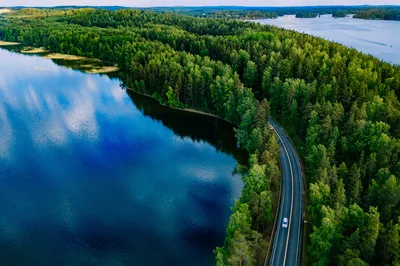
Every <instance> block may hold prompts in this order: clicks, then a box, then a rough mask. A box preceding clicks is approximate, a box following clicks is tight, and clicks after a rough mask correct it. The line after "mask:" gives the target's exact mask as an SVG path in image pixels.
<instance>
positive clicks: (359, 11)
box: [152, 6, 400, 20]
mask: <svg viewBox="0 0 400 266" xmlns="http://www.w3.org/2000/svg"><path fill="white" fill-rule="evenodd" d="M152 10H155V11H160V12H172V13H177V14H183V15H190V16H194V17H208V18H234V19H257V18H258V19H260V18H277V17H278V16H284V15H295V16H296V17H297V18H316V17H318V16H320V15H327V14H332V15H333V17H346V16H347V15H350V14H355V18H362V19H381V20H400V17H399V16H400V15H399V14H400V7H399V6H302V7H176V8H175V7H173V8H169V7H165V8H152Z"/></svg>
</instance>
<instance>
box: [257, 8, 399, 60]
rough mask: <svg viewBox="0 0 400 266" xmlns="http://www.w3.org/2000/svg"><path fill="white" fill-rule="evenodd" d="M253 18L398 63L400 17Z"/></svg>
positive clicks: (324, 16)
mask: <svg viewBox="0 0 400 266" xmlns="http://www.w3.org/2000/svg"><path fill="white" fill-rule="evenodd" d="M253 21H256V22H260V23H262V24H270V25H275V26H279V27H282V28H285V29H291V30H295V31H298V32H304V33H308V34H312V35H314V36H318V37H322V38H325V39H328V40H332V41H335V42H338V43H341V44H344V45H346V46H349V47H354V48H356V49H358V50H360V51H362V52H364V53H367V54H372V55H374V56H375V57H377V58H380V59H382V60H384V61H386V62H391V63H394V64H400V37H399V36H400V21H383V20H363V19H354V18H352V17H346V18H333V17H332V16H331V15H323V16H321V17H319V18H296V17H295V16H294V15H292V16H283V17H278V18H277V19H260V20H253Z"/></svg>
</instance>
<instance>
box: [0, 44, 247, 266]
mask: <svg viewBox="0 0 400 266" xmlns="http://www.w3.org/2000/svg"><path fill="white" fill-rule="evenodd" d="M0 58H1V60H0V136H1V137H0V214H1V215H0V265H13V266H18V265H29V266H31V265H38V266H39V265H40V266H47V265H48V266H54V265H57V266H61V265H95V266H101V265H107V266H108V265H141V266H142V265H199V266H200V265H213V264H214V263H215V261H214V255H213V253H212V251H213V249H214V248H215V247H216V246H218V245H223V242H224V238H225V229H226V225H227V223H228V221H229V215H230V212H231V211H230V206H231V205H233V203H234V200H235V199H237V198H238V197H239V196H240V193H241V189H242V187H243V184H242V181H241V178H240V176H239V175H238V174H236V173H235V169H236V165H237V161H239V162H241V163H245V162H246V160H247V158H246V156H247V155H246V153H244V152H243V151H242V150H239V149H238V148H237V146H236V140H235V138H234V130H233V127H232V125H230V124H228V123H225V122H223V121H221V120H218V119H215V118H212V117H206V116H202V115H199V114H194V113H187V112H182V111H177V110H171V109H169V108H166V107H163V106H161V105H159V104H158V103H156V102H155V101H154V100H152V99H150V98H147V97H144V96H140V95H137V94H135V93H133V92H129V91H126V90H125V89H123V88H122V87H121V85H120V80H119V79H118V78H110V77H108V76H106V75H94V74H85V73H82V72H80V71H76V70H72V69H70V68H66V67H62V66H60V65H58V64H63V62H62V61H58V64H56V62H57V61H54V62H53V61H51V60H49V59H44V58H41V57H38V56H28V55H21V54H18V53H13V52H10V51H6V50H1V49H0Z"/></svg>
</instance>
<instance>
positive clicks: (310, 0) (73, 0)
mask: <svg viewBox="0 0 400 266" xmlns="http://www.w3.org/2000/svg"><path fill="white" fill-rule="evenodd" d="M19 5H21V6H57V5H91V6H95V5H97V6H116V5H119V6H133V7H150V6H217V5H225V6H226V5H228V6H307V5H314V6H315V5H400V0H191V1H188V0H50V1H49V0H0V6H19Z"/></svg>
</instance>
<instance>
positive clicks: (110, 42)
mask: <svg viewBox="0 0 400 266" xmlns="http://www.w3.org/2000/svg"><path fill="white" fill-rule="evenodd" d="M25 12H26V11H25ZM34 13H35V14H34V15H31V16H28V15H26V14H22V15H20V16H19V15H18V13H13V14H11V15H7V16H5V17H3V18H1V19H0V39H1V40H5V41H10V42H20V43H22V44H24V45H29V46H33V47H44V48H45V49H47V50H50V51H53V52H59V53H68V54H74V55H78V56H86V57H92V58H99V59H102V60H105V61H108V62H112V63H116V64H118V67H119V68H120V69H121V71H122V75H123V81H124V82H125V84H126V86H127V87H128V88H131V89H133V90H135V91H138V92H140V93H143V94H146V95H151V96H152V97H154V98H155V99H157V100H158V101H160V102H161V103H164V104H167V105H170V106H172V107H188V108H194V109H197V110H201V111H205V112H208V113H210V114H215V115H218V116H220V117H221V118H223V119H225V120H227V121H229V122H231V123H233V124H235V125H238V128H237V132H236V137H237V140H238V143H239V144H240V145H241V146H242V147H243V148H245V149H246V150H247V151H248V152H249V154H250V159H249V164H248V165H247V166H240V167H239V170H240V171H241V172H242V173H243V181H244V184H245V187H244V189H243V191H242V196H241V198H240V200H239V201H238V202H237V203H236V204H235V206H234V207H233V208H232V216H231V218H230V222H229V224H228V227H227V235H226V240H225V244H224V246H223V247H220V248H217V249H216V250H215V254H216V264H217V265H262V264H263V262H264V258H265V253H266V248H267V245H268V243H267V241H266V239H267V238H266V235H268V232H267V231H268V230H267V228H270V225H271V223H272V218H273V216H272V209H273V205H274V204H276V202H275V201H274V200H273V199H274V197H273V195H274V192H276V190H277V189H278V187H279V177H280V170H279V167H278V165H279V163H278V155H279V146H278V143H277V140H276V137H275V136H274V134H273V132H272V131H271V130H270V126H269V124H268V119H269V116H270V115H271V116H273V117H274V118H275V119H276V120H277V121H279V122H280V123H281V124H282V125H283V127H284V128H285V129H286V130H287V132H288V133H289V135H290V136H291V137H292V139H293V140H294V142H295V144H296V146H297V149H298V151H299V152H300V155H301V156H302V158H303V161H304V163H305V170H306V177H307V180H308V183H307V184H306V186H307V187H308V204H307V208H308V216H307V220H308V222H309V223H311V224H312V232H311V233H310V235H309V236H307V237H308V242H307V243H308V246H307V247H305V248H306V249H307V252H308V253H309V257H310V260H311V262H310V263H312V264H315V265H343V266H344V265H398V264H400V221H399V220H400V182H398V181H397V177H399V176H400V157H399V156H400V154H399V153H400V141H399V137H400V101H399V99H398V97H399V95H400V67H399V66H395V65H391V64H388V63H385V62H382V61H380V60H378V59H377V58H374V57H372V56H369V55H364V54H362V53H360V52H358V51H356V50H355V49H350V48H347V47H345V46H343V45H340V44H337V43H334V42H329V41H326V40H323V39H320V38H316V37H313V36H310V35H306V34H301V33H297V32H295V31H289V30H283V29H279V28H276V27H272V26H267V25H260V24H257V23H249V22H242V21H238V20H232V19H208V18H194V17H190V16H183V15H176V14H168V13H156V12H150V11H138V10H119V11H107V10H93V9H84V10H78V9H75V10H60V11H55V12H54V13H53V11H36V10H35V12H34Z"/></svg>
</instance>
